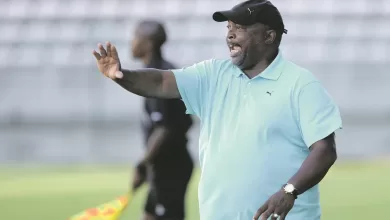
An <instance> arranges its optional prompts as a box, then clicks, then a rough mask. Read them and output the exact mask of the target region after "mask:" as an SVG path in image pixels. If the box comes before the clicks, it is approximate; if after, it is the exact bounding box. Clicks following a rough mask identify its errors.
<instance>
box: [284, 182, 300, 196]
mask: <svg viewBox="0 0 390 220" xmlns="http://www.w3.org/2000/svg"><path fill="white" fill-rule="evenodd" d="M283 190H284V192H285V193H286V194H290V195H292V196H294V198H295V199H297V198H298V190H297V189H296V188H295V187H294V185H293V184H290V183H286V184H284V185H283Z"/></svg>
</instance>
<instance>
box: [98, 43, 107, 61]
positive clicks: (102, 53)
mask: <svg viewBox="0 0 390 220" xmlns="http://www.w3.org/2000/svg"><path fill="white" fill-rule="evenodd" d="M98 48H99V51H100V56H101V57H103V58H104V57H106V56H107V52H106V50H105V49H104V47H103V45H102V44H100V43H99V44H98Z"/></svg>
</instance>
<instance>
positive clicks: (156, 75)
mask: <svg viewBox="0 0 390 220" xmlns="http://www.w3.org/2000/svg"><path fill="white" fill-rule="evenodd" d="M121 71H122V73H123V78H121V79H116V80H115V82H117V83H118V84H119V85H120V86H122V87H123V88H124V89H126V90H128V91H129V92H132V93H135V94H137V95H140V96H144V97H153V98H167V97H168V96H169V94H168V93H167V92H166V91H164V88H163V79H164V74H166V72H167V71H164V70H158V69H151V68H145V69H138V70H125V69H122V70H121Z"/></svg>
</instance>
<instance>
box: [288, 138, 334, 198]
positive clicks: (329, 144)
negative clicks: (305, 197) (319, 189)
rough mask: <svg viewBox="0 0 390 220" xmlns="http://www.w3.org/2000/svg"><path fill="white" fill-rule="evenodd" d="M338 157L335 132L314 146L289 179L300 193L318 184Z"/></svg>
mask: <svg viewBox="0 0 390 220" xmlns="http://www.w3.org/2000/svg"><path fill="white" fill-rule="evenodd" d="M336 159H337V154H336V148H335V146H334V137H333V134H332V135H331V136H329V137H327V138H325V139H324V140H321V141H319V142H317V143H316V144H314V145H313V146H312V150H311V152H310V154H309V156H308V157H307V158H306V160H305V161H304V162H303V164H302V166H301V168H300V169H299V170H298V172H297V173H296V174H295V175H294V176H293V177H292V178H291V179H290V180H289V181H288V183H290V184H292V185H294V186H295V188H296V189H297V190H298V193H299V194H302V193H304V192H305V191H306V190H308V189H310V188H312V187H313V186H315V185H317V184H318V183H319V182H320V181H321V180H322V179H323V178H324V177H325V175H326V174H327V172H328V170H329V169H330V167H331V166H332V165H333V164H334V162H335V161H336Z"/></svg>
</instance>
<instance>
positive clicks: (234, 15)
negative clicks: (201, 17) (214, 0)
mask: <svg viewBox="0 0 390 220" xmlns="http://www.w3.org/2000/svg"><path fill="white" fill-rule="evenodd" d="M213 19H214V21H216V22H223V21H233V22H234V23H236V24H241V25H250V24H252V23H251V22H250V19H248V18H247V17H246V16H245V14H243V13H239V12H236V11H232V10H230V11H217V12H215V13H214V14H213Z"/></svg>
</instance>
